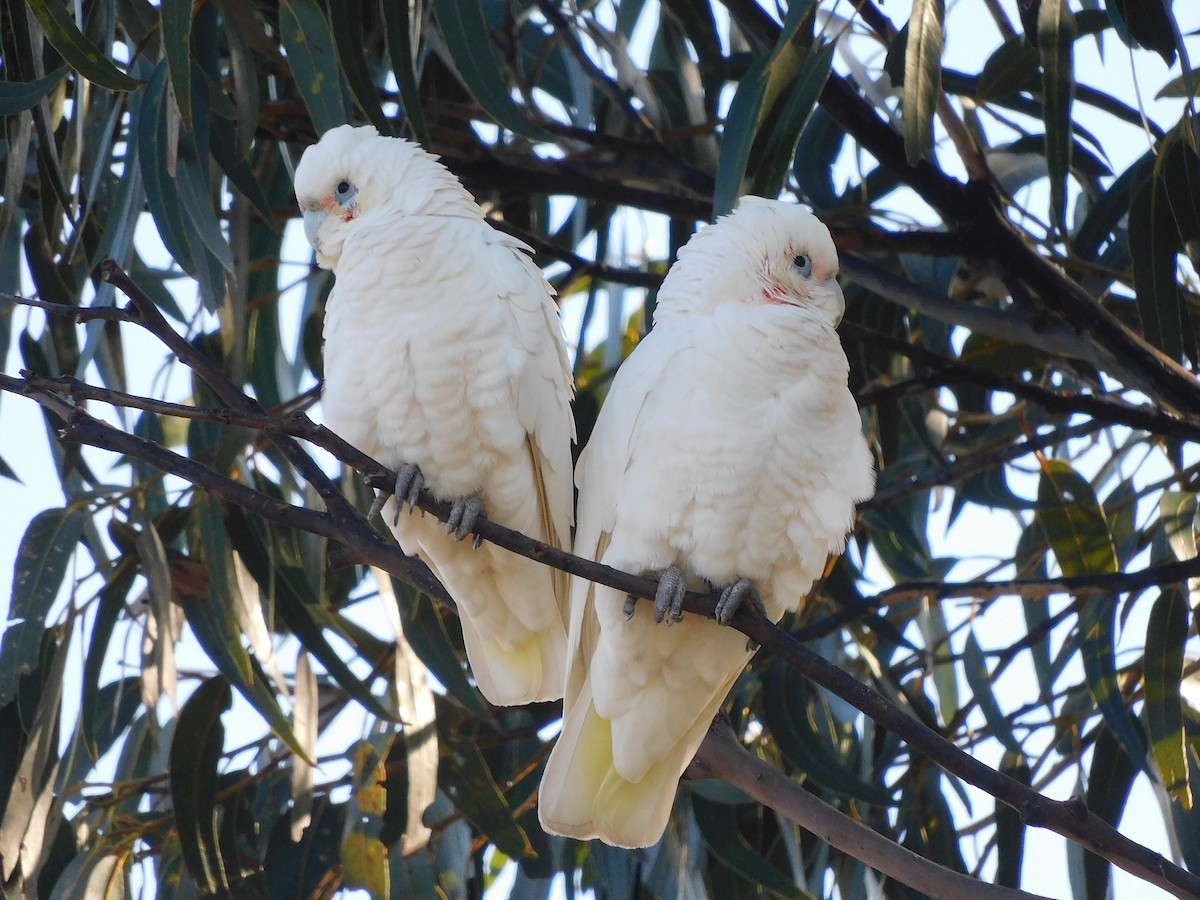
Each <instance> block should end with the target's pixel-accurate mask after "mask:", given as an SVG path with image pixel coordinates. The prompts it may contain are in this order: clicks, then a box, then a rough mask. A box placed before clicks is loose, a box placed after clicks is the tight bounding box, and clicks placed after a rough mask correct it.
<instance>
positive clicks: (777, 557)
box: [539, 197, 875, 847]
mask: <svg viewBox="0 0 1200 900" xmlns="http://www.w3.org/2000/svg"><path fill="white" fill-rule="evenodd" d="M837 271H838V261H837V252H836V250H835V249H834V246H833V241H832V240H831V239H830V236H829V231H828V230H827V229H826V228H825V226H824V225H822V224H821V223H820V222H819V221H818V220H817V219H816V217H814V216H813V215H812V213H811V212H809V211H808V210H807V209H804V208H803V207H800V206H796V205H794V204H788V203H781V202H778V201H771V200H764V199H761V198H757V197H746V198H743V199H742V201H741V203H740V204H739V205H738V207H737V209H736V210H735V211H734V212H733V213H732V214H730V215H728V216H726V217H724V218H722V219H720V220H719V221H718V222H717V223H716V224H714V225H711V226H709V227H707V228H704V229H702V230H701V231H700V232H698V233H697V234H696V235H695V236H693V237H692V239H691V240H689V241H688V243H687V245H686V246H684V247H683V249H682V250H680V253H679V260H678V262H676V263H675V265H674V266H672V267H671V270H670V272H669V274H668V275H667V277H666V280H665V281H664V282H663V285H662V288H661V289H660V290H659V293H658V306H657V308H656V312H655V319H656V323H655V327H654V330H653V331H651V332H650V334H649V335H647V336H646V338H645V339H644V340H643V341H642V342H641V343H640V344H639V345H638V347H637V349H636V350H634V352H633V354H632V355H631V356H630V357H629V359H627V360H626V361H625V363H624V365H622V366H621V368H620V370H619V371H618V372H617V375H616V377H615V378H614V379H613V383H612V388H611V390H610V391H609V394H608V397H607V399H606V400H605V402H604V406H603V408H602V409H601V411H600V416H599V419H598V421H597V422H596V427H595V430H594V431H593V432H592V436H591V439H590V440H589V442H588V446H587V448H586V449H585V450H584V453H583V455H582V456H581V458H580V460H579V465H578V467H577V469H576V482H577V483H578V485H579V491H580V493H579V511H578V527H577V530H576V535H575V552H576V553H577V554H578V555H580V556H583V557H586V558H589V559H593V560H598V561H600V562H603V563H605V564H606V565H610V566H615V567H616V568H618V569H622V570H625V571H628V572H633V573H642V574H647V573H659V574H661V581H660V588H659V592H658V596H657V599H656V602H655V604H654V606H653V607H650V606H649V605H648V604H644V603H643V604H635V603H634V602H633V601H632V600H627V598H626V597H625V596H624V595H623V594H622V593H621V592H620V591H617V590H615V589H613V588H608V587H604V586H601V585H596V584H593V583H591V582H589V581H586V580H583V579H575V581H574V582H573V586H572V596H571V626H570V636H569V641H570V644H569V647H570V651H569V652H570V662H569V668H568V677H567V689H566V696H565V698H564V701H563V702H564V709H563V725H562V732H561V734H560V735H559V737H558V742H557V744H556V745H555V747H554V749H553V751H552V752H551V754H550V758H549V760H548V762H547V764H546V771H545V774H544V776H543V779H542V786H541V795H540V799H539V814H540V817H541V822H542V825H543V826H544V827H545V828H546V830H547V831H550V832H553V833H556V834H563V835H567V836H570V837H574V838H579V839H581V840H584V839H589V838H600V839H601V840H603V841H605V842H606V843H609V844H613V845H615V846H619V847H645V846H649V845H651V844H653V843H654V842H655V841H657V840H658V839H659V837H660V836H661V835H662V833H663V831H664V829H665V828H666V825H667V822H668V819H669V817H670V813H671V807H672V804H673V803H674V799H675V791H676V786H677V784H678V781H679V778H680V776H681V775H682V774H683V771H684V769H685V768H686V767H687V765H688V763H689V762H691V759H692V757H693V756H694V755H695V752H696V750H697V748H698V747H699V745H700V742H701V740H702V739H703V738H704V735H705V733H706V731H707V729H708V727H709V725H710V724H711V722H712V719H713V716H714V715H715V714H716V712H717V710H718V708H719V707H720V704H721V702H722V701H723V700H724V698H725V696H726V694H727V693H728V692H729V689H730V688H731V686H732V685H733V683H734V681H735V680H736V679H737V677H738V675H739V673H741V671H742V669H743V667H744V666H745V664H746V662H747V661H748V660H749V658H750V655H751V653H750V650H749V649H748V647H747V641H746V638H745V636H743V635H742V634H740V633H739V632H737V631H735V630H734V629H732V628H729V627H726V626H725V625H724V624H718V623H717V622H714V621H711V620H709V619H705V618H702V617H699V616H695V615H692V614H689V613H681V611H680V603H681V601H682V597H683V592H684V591H685V589H694V590H700V591H707V590H711V589H713V588H717V587H720V588H724V589H725V591H724V593H723V595H722V600H721V603H720V605H719V606H718V615H719V617H720V619H721V621H722V622H728V621H729V618H730V617H731V616H732V614H733V612H734V610H735V609H736V607H737V605H738V603H740V602H742V601H743V600H747V599H749V600H750V601H751V602H755V603H759V602H761V603H762V604H763V606H764V607H765V610H766V613H767V614H768V615H769V616H770V618H771V619H772V621H778V620H779V619H780V618H781V617H782V615H783V613H784V611H785V610H794V609H796V607H797V605H798V604H799V603H800V602H801V601H802V600H803V599H804V597H805V594H806V593H807V591H808V590H809V589H810V588H811V586H812V584H813V582H814V580H815V579H816V578H817V577H819V576H820V575H821V574H822V572H823V570H824V567H825V564H826V561H827V559H828V556H829V554H830V553H839V552H841V550H842V549H843V547H844V544H845V537H846V534H847V532H848V531H849V530H850V528H851V527H852V525H853V522H854V516H855V502H856V501H858V500H861V499H864V498H866V497H869V496H870V495H871V494H872V492H873V490H874V483H875V475H874V467H873V462H872V456H871V452H870V450H869V448H868V446H867V442H866V440H865V439H864V437H863V434H862V426H861V423H860V420H859V415H858V409H857V406H856V404H855V402H854V398H853V397H852V396H851V394H850V391H849V390H848V388H847V374H848V369H849V367H848V364H847V361H846V355H845V353H844V352H843V350H842V345H841V342H840V341H839V339H838V336H837V333H836V332H835V330H834V329H835V327H836V326H837V324H838V322H839V321H840V320H841V317H842V312H843V310H844V307H845V301H844V300H843V298H842V292H841V289H840V288H839V287H838V283H837V280H836V278H835V276H836V275H837ZM663 618H666V619H667V620H668V624H673V627H671V628H663V627H655V625H654V623H655V622H660V621H662V619H663Z"/></svg>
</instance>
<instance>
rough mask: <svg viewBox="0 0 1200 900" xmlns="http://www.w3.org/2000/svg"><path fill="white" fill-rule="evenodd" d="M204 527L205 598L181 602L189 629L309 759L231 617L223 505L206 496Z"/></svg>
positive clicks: (201, 509) (201, 502) (201, 514)
mask: <svg viewBox="0 0 1200 900" xmlns="http://www.w3.org/2000/svg"><path fill="white" fill-rule="evenodd" d="M196 505H197V507H198V510H197V519H198V521H199V523H200V536H201V544H202V546H203V547H204V564H205V568H206V569H207V574H208V591H207V596H205V597H203V598H199V597H191V596H184V597H183V598H182V600H181V602H182V605H183V609H184V612H185V613H186V614H187V620H188V624H189V625H191V627H192V632H193V634H195V636H196V640H197V641H198V642H199V644H200V646H201V647H203V648H204V651H205V653H207V654H208V656H209V658H210V659H211V660H212V661H213V663H214V665H216V667H217V670H218V671H219V672H221V674H222V675H224V676H225V677H226V678H227V679H228V680H229V682H230V684H232V685H233V686H234V687H236V688H237V689H238V691H239V692H240V693H241V694H242V696H244V697H245V698H246V699H247V700H248V701H249V702H250V705H251V706H252V707H253V708H254V709H255V711H256V712H258V714H259V715H261V716H262V717H263V718H264V719H266V720H267V723H268V724H269V725H270V726H271V729H272V730H273V731H274V732H275V734H276V735H278V736H279V738H280V740H282V741H283V742H284V743H285V744H287V745H288V747H290V748H291V749H292V752H293V753H296V754H298V755H300V756H306V751H305V750H304V748H303V747H302V746H301V745H300V742H299V741H297V740H296V736H295V734H293V733H292V728H291V725H290V723H289V722H288V720H287V717H286V716H285V715H284V714H283V710H281V709H280V708H279V701H278V700H276V698H275V693H274V691H272V690H271V688H270V685H268V684H267V679H266V676H265V675H264V673H263V671H262V668H261V667H260V666H259V665H258V664H257V662H256V661H255V660H254V658H253V657H252V656H250V654H249V653H247V652H246V648H245V647H243V646H242V640H241V629H240V628H239V627H238V623H237V617H236V616H235V615H234V612H233V598H232V597H231V596H230V588H229V578H230V577H231V575H232V573H231V572H230V571H229V567H230V564H231V563H230V554H231V551H230V549H229V543H228V538H227V536H226V534H225V529H224V522H223V518H222V516H221V508H220V503H219V502H218V501H217V500H216V499H215V498H213V497H211V496H210V495H207V494H203V495H201V496H200V497H199V498H198V500H197V501H196Z"/></svg>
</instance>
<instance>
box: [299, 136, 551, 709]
mask: <svg viewBox="0 0 1200 900" xmlns="http://www.w3.org/2000/svg"><path fill="white" fill-rule="evenodd" d="M295 181H296V183H295V187H296V199H297V200H298V201H299V203H300V209H301V210H302V211H303V213H304V233H305V234H306V235H307V237H308V240H309V242H310V243H311V244H312V245H313V248H314V249H315V250H316V253H317V261H318V263H319V264H320V265H321V266H322V267H325V268H330V269H333V271H334V273H335V277H336V281H335V285H334V288H333V290H332V292H331V293H330V295H329V303H328V307H327V309H326V314H325V395H324V401H323V406H324V413H325V420H326V422H327V424H328V425H329V427H330V428H332V429H333V430H334V431H335V432H337V433H338V434H339V435H340V436H341V437H343V438H345V439H346V440H347V441H349V442H350V443H351V444H353V445H354V446H356V447H358V448H359V449H360V450H362V451H364V452H365V453H367V454H369V455H370V456H372V457H374V458H375V459H377V460H378V461H379V462H381V463H383V464H384V465H386V466H389V467H391V468H394V469H397V470H398V471H399V473H400V479H399V481H398V483H397V488H396V495H395V497H393V498H392V499H390V500H389V501H388V502H387V504H386V505H385V506H384V507H383V513H384V519H385V521H386V522H387V523H388V525H389V526H390V527H391V528H392V531H393V532H394V533H395V535H396V539H397V541H398V542H399V543H400V546H401V548H402V549H403V550H404V551H405V552H407V553H413V554H417V555H419V556H420V557H421V558H422V559H423V560H425V562H426V563H428V564H429V567H430V568H431V569H432V570H433V572H434V574H435V575H437V577H438V578H439V579H440V580H441V582H442V584H443V585H445V587H446V589H447V590H448V591H449V592H450V595H451V596H452V597H453V598H454V600H455V602H456V603H457V605H458V611H459V617H460V619H461V621H462V630H463V639H464V641H465V643H466V647H467V656H468V658H469V660H470V663H471V668H472V671H473V672H474V674H475V680H476V682H477V683H478V685H479V689H480V690H481V691H482V692H483V695H484V696H485V697H486V698H487V699H488V700H490V701H491V702H492V703H495V704H497V705H501V706H511V705H517V704H523V703H530V702H533V701H535V700H553V699H557V698H559V697H561V696H562V690H563V682H564V675H565V667H566V620H567V613H566V599H567V594H568V592H569V580H568V579H567V578H566V577H565V576H563V575H561V574H560V573H558V572H556V571H555V570H553V569H549V568H547V567H546V566H543V565H540V564H538V563H536V562H532V561H531V560H528V559H525V558H523V557H520V556H517V555H515V554H512V553H510V552H508V551H507V550H502V549H500V548H498V547H495V546H493V545H491V544H485V545H483V546H479V547H473V546H472V544H471V543H470V542H463V541H462V539H463V538H464V537H466V535H467V534H468V533H469V532H470V531H471V529H472V527H473V526H474V523H475V520H476V519H477V517H478V516H479V515H480V514H482V513H483V512H484V511H486V514H487V515H488V516H489V517H490V518H492V519H493V520H494V521H496V522H498V523H500V524H502V525H506V526H508V527H509V528H514V529H516V530H517V531H520V532H522V533H524V534H527V535H529V536H531V537H535V538H538V539H540V540H543V541H545V542H547V543H549V544H553V545H555V546H557V547H566V546H569V543H570V527H571V504H572V488H571V441H572V440H573V438H574V421H573V419H572V416H571V411H570V400H571V391H572V379H571V370H570V366H569V364H568V359H567V353H566V347H565V346H564V343H563V338H562V328H561V325H560V322H559V317H558V310H557V308H556V306H555V304H554V299H553V290H552V289H551V287H550V286H549V285H548V284H547V283H546V281H545V279H544V278H543V277H542V274H541V272H540V271H539V270H538V268H537V267H536V266H535V265H534V263H533V261H532V260H531V259H530V257H529V248H528V247H527V246H526V245H525V244H523V243H522V242H521V241H519V240H516V239H515V238H512V237H509V236H508V235H506V234H503V233H502V232H499V231H497V230H495V229H494V228H492V227H491V226H490V225H489V224H488V223H487V221H486V220H485V218H484V215H483V212H482V210H481V209H480V208H479V206H478V205H477V204H476V203H475V201H474V199H473V198H472V197H471V195H470V194H469V193H468V192H467V190H466V189H465V188H464V187H463V186H462V184H460V183H459V181H458V179H457V178H455V176H454V175H453V174H452V173H451V172H450V171H449V170H447V169H446V168H445V166H443V165H442V164H441V163H439V162H438V161H437V159H436V157H434V156H431V155H430V154H428V153H426V152H425V151H424V150H422V149H421V148H420V147H419V146H418V145H416V144H414V143H412V142H410V141H406V140H403V139H400V138H390V137H383V136H381V135H380V134H379V133H378V132H377V131H376V130H375V129H374V128H372V127H369V126H367V127H361V128H355V127H351V126H349V125H343V126H341V127H339V128H334V129H332V130H331V131H329V132H327V133H326V134H325V135H324V136H322V138H321V139H320V141H318V142H317V143H316V144H314V145H313V146H311V147H309V148H308V149H307V150H306V151H305V153H304V157H303V158H302V159H301V161H300V165H299V166H297V167H296V179H295ZM422 486H424V487H426V488H428V489H429V490H430V491H432V492H433V493H434V494H435V495H437V496H438V497H440V498H442V499H445V500H449V501H452V502H453V503H454V512H453V514H452V515H451V519H450V526H449V527H444V526H442V525H441V524H440V523H439V522H438V521H437V520H435V519H434V518H433V517H432V516H426V515H424V514H423V513H418V514H416V515H412V514H411V513H412V510H411V509H410V510H409V514H405V515H401V514H400V507H401V505H403V503H404V502H405V501H406V500H407V501H409V502H411V501H413V500H415V499H416V496H417V494H418V492H419V491H420V490H421V488H422ZM450 531H452V532H454V534H449V533H448V532H450Z"/></svg>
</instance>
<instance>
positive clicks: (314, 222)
mask: <svg viewBox="0 0 1200 900" xmlns="http://www.w3.org/2000/svg"><path fill="white" fill-rule="evenodd" d="M325 215H326V213H325V210H323V209H306V210H305V211H304V236H305V237H306V238H308V242H309V243H310V244H312V245H313V248H314V249H317V232H318V231H319V230H320V228H321V223H322V222H324V221H325Z"/></svg>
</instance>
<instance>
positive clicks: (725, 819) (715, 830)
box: [692, 794, 805, 900]
mask: <svg viewBox="0 0 1200 900" xmlns="http://www.w3.org/2000/svg"><path fill="white" fill-rule="evenodd" d="M737 810H738V807H737V806H733V805H730V804H728V803H714V802H713V801H712V800H705V799H704V798H703V797H701V796H699V795H697V794H692V813H693V814H694V815H695V818H696V827H697V828H699V829H700V836H701V837H703V838H704V842H705V844H707V845H708V849H709V851H710V852H711V853H712V855H713V856H715V857H716V858H717V859H719V860H720V861H721V862H723V863H724V864H725V865H727V866H729V868H731V869H733V871H735V872H737V873H738V874H739V875H741V876H742V877H743V878H745V879H746V880H747V881H748V882H750V883H751V884H753V885H758V886H759V887H760V888H765V889H766V890H768V891H770V893H771V894H772V895H773V896H778V897H791V898H796V900H802V898H804V897H805V892H804V891H802V890H801V889H800V888H799V887H797V886H796V883H795V882H794V881H792V879H791V878H790V877H789V876H787V875H785V874H784V873H783V872H781V871H779V870H778V869H777V868H775V867H774V866H773V865H771V863H770V862H768V861H767V860H766V859H764V858H763V857H762V855H761V854H760V853H759V852H758V851H757V850H755V849H754V848H753V847H752V846H751V845H750V842H749V841H747V840H746V838H745V836H744V835H743V834H742V830H741V829H740V828H739V827H738V822H737Z"/></svg>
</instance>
